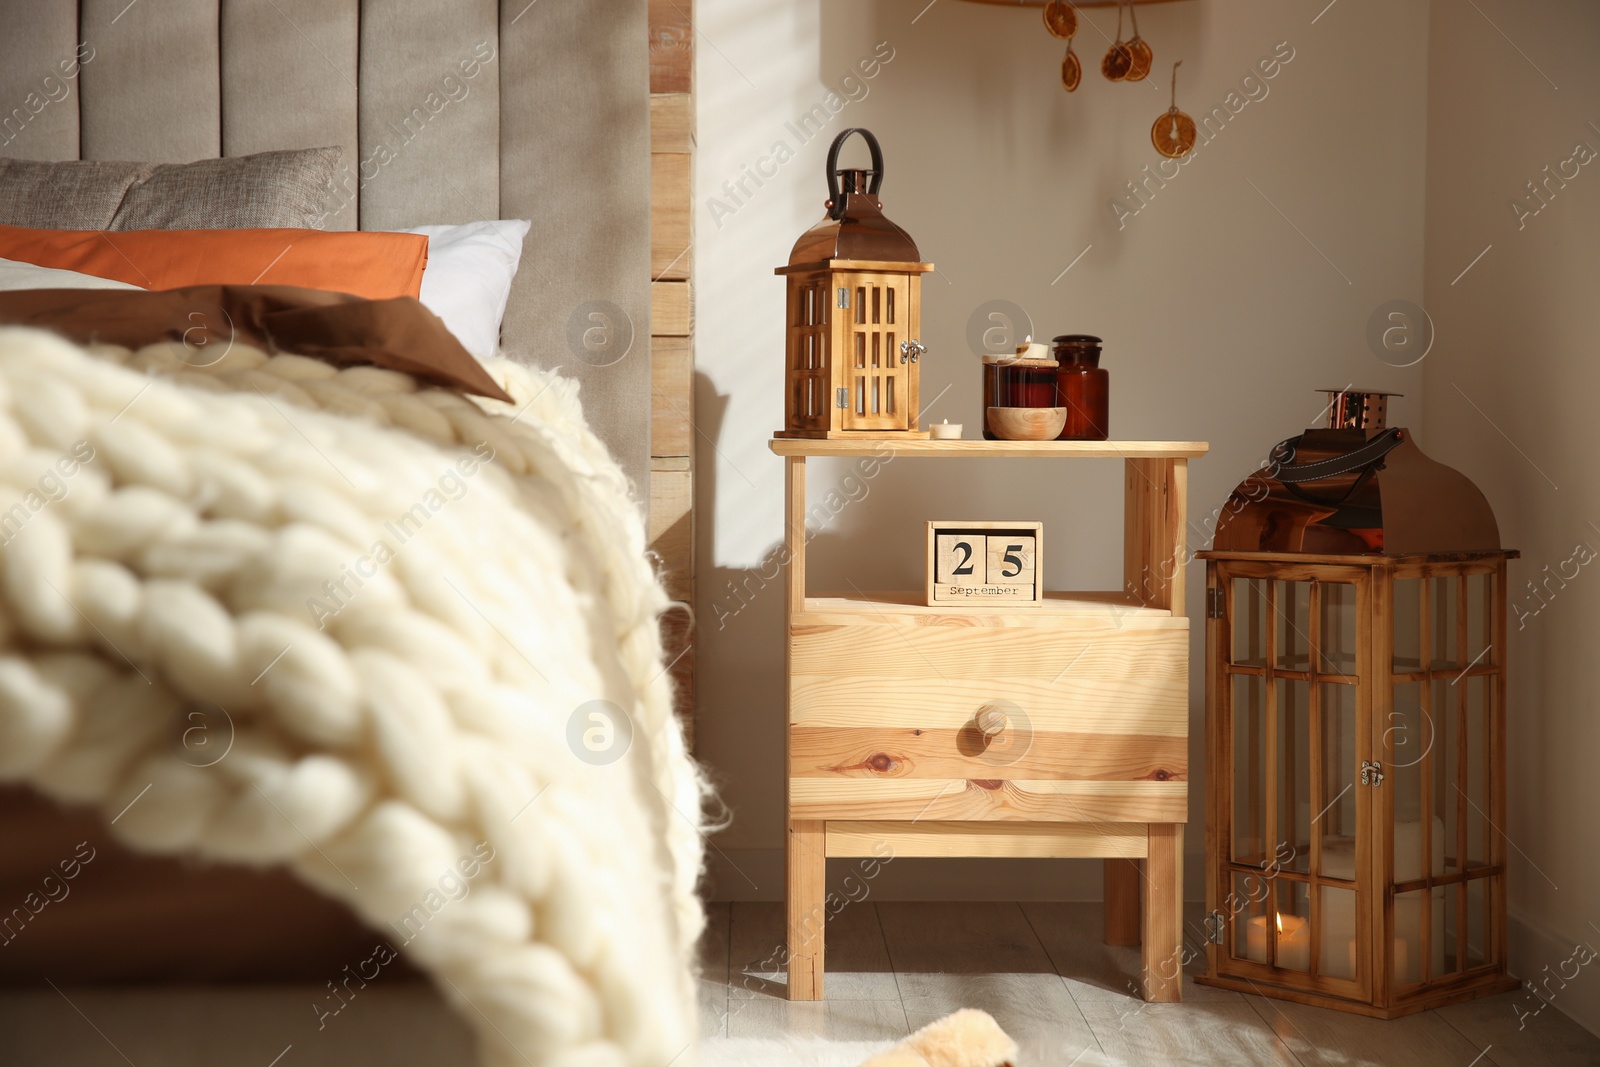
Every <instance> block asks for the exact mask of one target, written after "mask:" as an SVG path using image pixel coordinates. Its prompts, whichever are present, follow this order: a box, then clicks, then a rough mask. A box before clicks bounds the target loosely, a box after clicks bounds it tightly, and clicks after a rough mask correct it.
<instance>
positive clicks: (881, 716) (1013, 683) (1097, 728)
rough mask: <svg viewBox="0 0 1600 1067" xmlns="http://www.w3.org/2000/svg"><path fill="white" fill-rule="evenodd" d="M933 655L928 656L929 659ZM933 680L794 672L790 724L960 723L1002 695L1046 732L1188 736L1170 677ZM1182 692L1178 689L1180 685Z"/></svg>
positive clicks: (933, 726) (928, 726)
mask: <svg viewBox="0 0 1600 1067" xmlns="http://www.w3.org/2000/svg"><path fill="white" fill-rule="evenodd" d="M930 662H931V661H930ZM929 674H930V675H931V676H932V677H933V678H935V679H937V683H936V684H935V685H932V686H930V687H929V688H927V689H923V690H917V689H915V688H911V687H909V686H908V685H907V683H906V681H905V679H904V677H884V676H877V675H863V676H860V677H857V678H819V677H815V676H801V675H796V676H795V677H794V679H793V680H792V682H791V686H790V699H791V707H790V713H789V721H790V724H791V725H793V726H828V727H832V726H853V725H855V724H857V723H859V722H862V721H863V719H864V718H866V717H868V716H870V720H871V722H873V723H874V724H875V725H878V726H882V727H887V728H890V729H901V730H904V729H910V730H938V729H946V730H963V729H967V728H969V727H971V726H972V723H973V720H974V719H975V717H976V716H977V713H978V712H979V711H980V710H981V709H983V708H984V707H986V706H987V705H989V704H990V703H992V702H993V701H994V700H995V699H996V698H997V697H998V696H999V695H1000V694H1002V693H1003V694H1005V697H1004V699H1006V700H1008V701H1011V702H1012V703H1013V704H1015V705H1016V706H1017V707H1019V708H1021V709H1022V711H1023V713H1024V714H1025V715H1026V716H1027V717H1028V720H1029V722H1030V724H1031V729H1033V730H1035V731H1044V732H1047V733H1048V732H1057V731H1059V732H1062V733H1094V732H1101V733H1106V734H1121V735H1124V736H1133V737H1149V736H1165V737H1187V736H1188V723H1187V722H1186V721H1184V718H1183V716H1184V715H1185V713H1186V711H1187V709H1186V708H1185V707H1184V706H1183V704H1182V703H1181V702H1180V700H1179V699H1178V697H1175V696H1174V695H1173V689H1174V687H1173V686H1171V685H1168V684H1164V683H1163V684H1151V685H1136V684H1133V683H1132V682H1130V681H1127V680H1117V679H1106V680H1103V681H1099V682H1090V683H1079V682H1070V681H1069V680H1067V679H1064V680H1062V681H1061V682H1059V683H1056V684H1055V685H1052V684H1050V683H1049V682H1047V681H1037V682H1035V681H1021V680H1018V679H1016V678H1015V677H1008V676H1002V675H992V674H991V675H986V676H981V677H964V678H957V677H955V676H953V675H951V674H950V673H949V672H945V674H944V676H943V677H940V676H939V675H937V674H935V673H934V672H933V671H932V670H931V669H930V671H929ZM1178 693H1179V695H1180V696H1181V693H1182V691H1181V689H1180V690H1178Z"/></svg>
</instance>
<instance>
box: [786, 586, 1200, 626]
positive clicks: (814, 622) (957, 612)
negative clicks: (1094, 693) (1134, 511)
mask: <svg viewBox="0 0 1600 1067" xmlns="http://www.w3.org/2000/svg"><path fill="white" fill-rule="evenodd" d="M1018 608H1019V610H1016V611H1012V610H1010V608H1009V607H1006V608H1002V607H1000V606H998V605H992V604H974V605H965V604H941V605H939V606H938V607H937V608H932V607H930V606H929V605H928V604H927V603H926V596H925V592H924V591H923V590H920V589H919V590H917V591H916V592H910V591H895V592H877V591H874V590H865V591H862V592H855V591H852V592H850V593H848V594H841V593H825V594H823V595H821V596H812V597H807V598H806V603H805V611H804V613H803V614H802V615H801V617H799V618H797V619H796V620H795V622H796V623H797V624H804V625H809V626H823V625H847V624H849V623H852V622H860V621H862V620H863V619H877V620H879V621H880V622H883V623H884V624H885V625H896V624H897V621H896V620H892V619H889V618H887V616H890V615H915V616H919V617H921V618H922V620H923V621H922V622H921V623H919V625H929V626H947V627H949V626H1000V627H1004V626H1020V627H1028V628H1034V627H1046V628H1052V627H1053V628H1059V629H1072V630H1082V631H1094V630H1103V631H1113V630H1124V629H1128V628H1130V627H1132V628H1151V627H1154V628H1159V629H1186V628H1187V627H1188V625H1189V620H1188V619H1186V618H1185V619H1174V618H1173V616H1172V612H1170V611H1168V610H1167V609H1165V608H1152V607H1147V606H1145V605H1143V604H1139V603H1136V602H1135V601H1134V600H1133V599H1132V598H1131V597H1128V596H1126V595H1125V594H1123V593H1117V592H1111V591H1109V590H1088V591H1082V590H1074V591H1072V592H1061V591H1046V592H1045V594H1044V598H1043V599H1042V600H1041V601H1040V602H1039V604H1038V605H1025V606H1022V605H1019V606H1018Z"/></svg>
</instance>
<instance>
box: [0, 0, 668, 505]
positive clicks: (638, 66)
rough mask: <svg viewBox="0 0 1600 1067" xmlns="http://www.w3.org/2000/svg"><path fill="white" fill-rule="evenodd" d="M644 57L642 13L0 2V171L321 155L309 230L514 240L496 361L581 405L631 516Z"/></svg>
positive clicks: (643, 478) (636, 3) (625, 9)
mask: <svg viewBox="0 0 1600 1067" xmlns="http://www.w3.org/2000/svg"><path fill="white" fill-rule="evenodd" d="M80 9H81V18H80ZM648 37H649V33H648V22H647V11H646V3H645V0H560V2H559V3H555V2H550V0H545V2H542V3H540V2H533V3H530V2H529V0H506V2H505V3H504V4H503V5H502V4H500V3H497V2H496V0H133V2H132V3H130V2H129V0H81V8H80V3H79V0H6V3H4V5H3V7H0V126H3V131H0V155H4V156H12V157H19V158H27V159H79V158H81V159H140V160H152V161H159V162H187V161H189V160H192V159H200V158H205V157H211V156H216V155H243V154H246V153H249V152H260V151H264V150H267V149H273V148H305V147H312V146H317V145H328V144H337V145H341V146H342V147H343V148H344V149H345V158H346V165H347V167H348V173H347V175H346V178H345V181H344V182H343V183H342V184H343V188H342V189H341V190H339V191H338V192H337V194H336V196H335V198H334V200H333V202H332V203H331V204H330V215H329V217H328V219H327V226H328V228H330V229H353V228H356V226H357V225H359V226H360V227H361V228H363V229H394V228H399V227H403V226H414V225H421V224H424V223H437V222H468V221H473V220H477V219H488V218H529V219H532V220H533V228H532V230H531V232H530V233H529V235H528V238H527V240H526V242H525V244H524V247H523V258H522V264H523V266H522V269H521V270H520V271H519V272H518V276H517V282H516V286H515V288H514V290H513V292H512V297H511V305H510V307H509V308H508V309H507V312H506V321H505V330H504V341H505V345H506V348H507V349H508V351H509V352H510V354H511V355H512V356H513V357H514V358H516V359H519V360H521V361H523V362H528V363H534V364H538V365H541V366H548V367H557V368H559V369H561V370H562V371H563V373H566V374H568V375H570V376H572V377H575V378H577V379H578V380H579V381H580V382H581V383H582V395H583V399H584V407H585V410H586V412H587V413H588V416H589V421H590V423H591V424H592V425H593V426H594V427H595V429H596V431H597V432H598V433H599V434H600V436H601V437H602V438H603V439H604V440H605V441H606V443H607V444H608V445H609V446H610V447H611V450H612V452H613V454H614V455H616V457H617V459H618V460H619V462H621V463H622V465H623V468H624V469H625V470H626V471H627V472H628V474H629V476H630V477H632V478H633V480H634V483H635V485H637V486H638V487H639V488H640V493H639V496H640V499H641V506H643V504H642V501H643V500H644V499H645V498H646V497H647V495H648V494H647V493H646V492H645V491H644V490H645V488H646V487H647V485H648V480H647V479H648V474H647V472H648V469H649V420H650V354H649V343H650V289H649V283H650V277H649V271H650V233H649V229H650V125H649V124H650V107H649V55H648V45H649V40H648ZM80 45H81V46H83V50H84V54H85V57H86V58H85V61H84V62H83V63H82V65H81V67H80V68H79V69H77V70H76V71H74V74H73V75H72V76H68V75H66V74H64V73H63V71H64V70H65V69H66V68H65V67H63V64H64V63H66V64H68V65H70V62H71V61H72V60H73V59H74V57H75V56H76V55H77V54H78V52H79V50H80ZM30 94H31V95H30ZM40 101H43V106H39V102H40ZM597 316H598V317H597ZM585 340H586V341H587V343H583V342H584V341H585ZM624 346H626V348H624ZM624 352H625V354H624Z"/></svg>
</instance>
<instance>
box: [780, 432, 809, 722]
mask: <svg viewBox="0 0 1600 1067" xmlns="http://www.w3.org/2000/svg"><path fill="white" fill-rule="evenodd" d="M783 486H784V524H785V526H786V527H787V534H788V549H789V566H788V571H789V619H790V625H791V626H793V624H794V618H795V616H794V613H795V612H796V611H798V610H800V605H801V604H803V603H805V599H806V459H805V457H804V456H791V457H790V458H789V459H788V460H786V461H785V462H784V464H783ZM789 644H790V645H791V646H792V645H793V642H792V641H791V642H789ZM789 683H790V700H791V705H790V708H791V711H792V710H793V704H792V701H793V699H794V664H793V662H792V661H791V662H790V664H789Z"/></svg>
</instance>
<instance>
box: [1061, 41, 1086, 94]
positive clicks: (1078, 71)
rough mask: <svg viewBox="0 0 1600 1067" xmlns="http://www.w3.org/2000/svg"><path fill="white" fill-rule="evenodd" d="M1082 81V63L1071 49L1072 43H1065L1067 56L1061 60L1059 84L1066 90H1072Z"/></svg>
mask: <svg viewBox="0 0 1600 1067" xmlns="http://www.w3.org/2000/svg"><path fill="white" fill-rule="evenodd" d="M1082 81H1083V64H1082V63H1079V62H1078V57H1077V55H1076V54H1075V53H1074V52H1073V51H1072V45H1070V44H1069V45H1067V58H1065V59H1063V60H1062V61H1061V84H1062V85H1064V86H1065V87H1066V90H1067V92H1069V93H1070V92H1072V91H1073V90H1074V89H1076V88H1077V87H1078V85H1079V84H1080V83H1081V82H1082Z"/></svg>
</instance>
